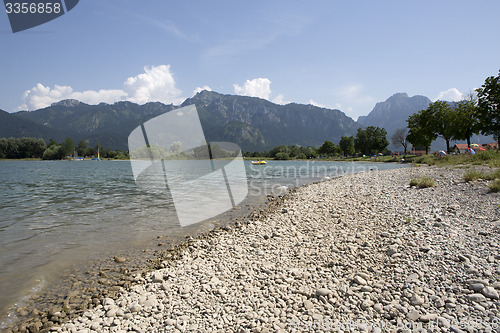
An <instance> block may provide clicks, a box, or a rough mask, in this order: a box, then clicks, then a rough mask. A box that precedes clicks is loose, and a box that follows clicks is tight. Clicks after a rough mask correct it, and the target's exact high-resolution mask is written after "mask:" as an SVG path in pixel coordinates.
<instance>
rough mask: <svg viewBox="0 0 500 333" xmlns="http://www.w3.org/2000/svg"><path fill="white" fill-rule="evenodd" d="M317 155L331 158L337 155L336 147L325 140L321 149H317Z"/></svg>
mask: <svg viewBox="0 0 500 333" xmlns="http://www.w3.org/2000/svg"><path fill="white" fill-rule="evenodd" d="M318 153H319V154H320V155H325V156H333V155H335V154H336V153H337V147H336V146H335V144H334V143H333V142H331V141H328V140H326V141H325V142H324V143H323V144H322V145H321V147H319V148H318Z"/></svg>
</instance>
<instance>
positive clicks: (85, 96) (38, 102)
mask: <svg viewBox="0 0 500 333" xmlns="http://www.w3.org/2000/svg"><path fill="white" fill-rule="evenodd" d="M126 96H127V93H126V92H125V91H123V90H99V91H93V90H87V91H82V92H78V91H73V88H71V87H70V86H59V85H57V84H56V85H54V88H50V87H45V86H44V85H43V84H41V83H38V84H37V85H36V86H34V87H33V88H31V89H29V90H26V91H25V92H24V95H23V101H24V103H23V105H21V106H20V107H18V109H19V110H36V109H41V108H44V107H47V106H49V105H51V104H52V103H55V102H58V101H60V100H63V99H77V100H79V101H82V102H85V103H88V104H99V103H101V102H105V103H115V102H118V101H120V100H123V99H124V98H125V97H126Z"/></svg>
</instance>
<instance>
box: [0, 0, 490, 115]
mask: <svg viewBox="0 0 500 333" xmlns="http://www.w3.org/2000/svg"><path fill="white" fill-rule="evenodd" d="M498 13H500V1H497V0H489V1H487V0H475V1H460V0H457V1H446V0H440V1H436V0H434V1H401V0H398V1H384V0H381V1H347V0H345V1H334V0H332V1H315V0H312V1H293V0H292V1H290V0H288V1H270V0H268V1H245V2H244V1H234V0H231V1H164V0H149V1H139V0H105V1H103V0H81V1H80V3H79V4H78V5H77V6H76V7H75V8H74V9H73V10H72V11H70V12H69V13H67V14H66V15H63V16H61V17H59V18H57V19H55V20H53V21H51V22H48V23H46V24H44V25H41V26H39V27H35V28H33V29H30V30H26V31H23V32H18V33H15V34H13V33H12V32H11V30H10V25H9V22H8V19H7V15H6V13H5V12H4V11H2V12H1V13H0V39H1V52H0V59H1V60H2V61H1V66H0V82H1V85H0V87H1V89H0V109H3V110H5V111H8V112H13V111H17V110H20V109H30V110H33V109H36V108H40V107H44V106H47V105H50V104H51V103H52V102H55V101H57V100H60V99H64V98H76V99H80V100H82V101H84V102H86V103H89V104H97V103H99V102H102V101H104V102H108V103H113V102H115V101H118V100H130V101H133V102H137V103H140V104H143V103H145V102H148V101H156V100H158V101H162V102H164V103H174V104H179V103H181V102H182V101H183V100H184V99H185V98H188V97H191V96H193V94H194V92H195V91H197V90H200V88H207V89H211V90H214V91H217V92H220V93H225V94H241V95H251V96H257V97H261V98H265V99H268V100H270V101H274V102H277V103H287V102H296V103H304V104H307V103H311V104H316V105H321V106H326V107H329V108H338V109H340V110H342V111H344V112H345V113H346V114H347V115H349V116H351V117H353V118H354V119H356V118H357V117H358V116H360V115H366V114H367V113H369V112H370V111H371V110H372V109H373V107H374V106H375V104H376V103H377V102H380V101H384V100H385V99H387V98H388V97H390V96H391V95H393V94H394V93H397V92H407V93H408V94H409V95H410V96H413V95H425V96H427V97H429V98H430V99H432V100H434V99H437V98H443V99H448V100H453V99H458V98H459V97H460V93H467V92H468V91H469V90H471V89H474V88H477V87H479V86H481V84H482V83H483V82H484V79H485V78H486V77H488V76H491V75H497V74H498V70H499V69H500V57H499V54H500V39H499V37H498V33H499V32H500V20H498Z"/></svg>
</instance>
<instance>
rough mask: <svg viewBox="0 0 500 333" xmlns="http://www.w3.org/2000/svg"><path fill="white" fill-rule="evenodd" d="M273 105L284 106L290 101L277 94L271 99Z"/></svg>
mask: <svg viewBox="0 0 500 333" xmlns="http://www.w3.org/2000/svg"><path fill="white" fill-rule="evenodd" d="M273 103H274V104H281V105H286V104H290V103H291V102H290V101H287V100H285V96H284V95H283V94H279V95H278V96H276V97H275V98H274V99H273Z"/></svg>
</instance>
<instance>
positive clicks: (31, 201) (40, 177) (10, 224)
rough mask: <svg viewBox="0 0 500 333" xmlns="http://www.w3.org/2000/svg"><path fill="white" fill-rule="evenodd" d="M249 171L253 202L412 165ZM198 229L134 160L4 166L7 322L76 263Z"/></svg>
mask: <svg viewBox="0 0 500 333" xmlns="http://www.w3.org/2000/svg"><path fill="white" fill-rule="evenodd" d="M244 167H245V170H246V173H247V178H248V185H249V195H248V197H247V198H248V200H249V201H252V198H253V201H254V202H262V201H263V199H262V198H265V195H267V194H271V193H273V192H274V193H277V191H281V190H283V188H281V187H280V186H282V185H284V186H287V187H288V188H290V187H294V186H298V185H303V184H306V183H310V182H313V181H317V180H320V179H323V178H324V177H325V176H327V177H336V176H340V175H343V174H346V173H352V172H363V171H369V170H372V169H378V170H381V169H392V168H400V167H404V166H403V165H399V164H385V163H384V164H383V163H349V162H322V161H287V162H280V161H270V162H268V164H267V165H266V166H255V165H251V163H250V162H248V161H246V162H245V165H244ZM210 195H211V191H210V193H206V196H210ZM195 230H197V229H192V228H191V229H190V228H181V227H180V225H179V222H178V219H177V214H176V212H175V210H174V205H173V201H172V197H171V196H169V195H168V193H167V194H166V193H165V192H163V191H146V190H144V189H143V188H140V187H139V186H138V185H137V184H136V182H135V181H134V176H133V173H132V167H131V163H130V162H129V161H100V162H99V161H83V162H73V161H50V162H48V161H39V162H38V161H36V162H32V161H0V299H1V300H2V301H1V304H0V318H3V319H0V323H2V322H3V323H6V322H7V321H8V320H9V319H8V318H7V317H6V316H7V314H8V313H9V309H10V310H12V309H13V308H15V307H16V306H20V305H22V303H23V301H24V300H26V299H27V298H28V297H29V296H30V295H31V294H33V293H35V292H37V291H38V290H40V289H41V288H43V287H45V286H47V285H48V284H50V282H51V281H53V280H54V279H55V278H56V277H57V276H58V274H60V272H61V271H63V270H64V269H65V268H66V267H68V265H69V263H70V262H71V263H72V264H75V263H79V262H81V263H82V265H83V263H84V262H85V261H86V260H90V259H89V258H92V260H96V258H97V259H98V258H99V257H100V256H101V257H102V256H107V255H108V253H111V252H112V251H118V252H119V250H121V249H124V248H126V247H132V246H137V247H140V246H141V245H142V244H143V243H144V242H146V241H149V240H151V239H152V238H153V237H155V236H156V235H158V234H171V235H179V237H180V236H182V235H185V234H186V233H187V234H189V233H190V232H195ZM10 316H12V314H11V315H10ZM1 327H2V326H1V324H0V328H1Z"/></svg>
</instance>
